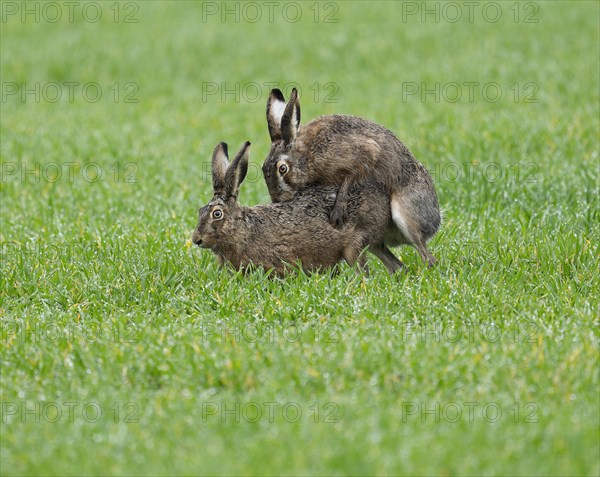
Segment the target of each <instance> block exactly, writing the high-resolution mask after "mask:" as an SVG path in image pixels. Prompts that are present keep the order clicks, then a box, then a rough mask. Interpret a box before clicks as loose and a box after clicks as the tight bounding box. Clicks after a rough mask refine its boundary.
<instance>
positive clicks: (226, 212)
mask: <svg viewBox="0 0 600 477" xmlns="http://www.w3.org/2000/svg"><path fill="white" fill-rule="evenodd" d="M249 147H250V143H249V142H246V143H245V144H244V145H243V146H242V148H241V150H240V152H239V153H238V154H237V156H236V157H235V159H234V160H233V161H232V162H231V164H229V158H228V155H227V144H225V143H220V144H218V145H217V147H216V148H215V150H214V153H213V157H212V181H213V192H214V196H213V198H212V200H211V201H210V202H209V203H208V204H207V205H205V206H204V207H202V208H201V209H200V212H199V220H198V226H197V228H196V230H195V231H194V234H193V237H192V241H193V242H194V243H195V244H196V245H198V246H200V247H203V248H208V249H210V250H212V251H213V252H214V253H215V254H216V255H217V257H218V258H219V261H220V262H221V263H222V264H223V263H229V264H230V265H232V266H233V267H234V268H236V269H240V268H244V267H246V266H248V265H257V266H261V267H263V268H265V269H268V270H269V269H273V270H274V271H275V273H277V274H278V275H283V274H284V273H285V270H286V269H287V268H288V265H293V264H295V263H296V262H300V263H301V266H302V268H303V269H304V270H306V271H312V270H317V269H323V268H329V267H332V266H333V265H335V264H337V263H338V262H340V261H341V260H345V261H346V262H347V263H348V264H349V265H353V264H354V263H355V262H356V261H358V262H359V265H361V266H362V267H364V266H365V256H364V254H363V253H362V252H363V251H364V250H365V249H367V250H369V251H371V252H372V253H373V254H375V255H376V256H377V257H379V258H380V259H381V260H382V262H383V263H384V264H385V266H386V267H387V268H388V270H389V271H390V272H391V273H393V272H394V271H396V270H397V269H399V268H401V266H402V265H401V263H400V261H399V260H398V259H397V258H396V257H395V256H394V255H393V254H392V253H391V252H390V250H389V249H388V248H387V247H386V246H385V245H384V239H385V234H386V229H387V226H388V224H389V223H390V220H391V218H390V208H389V203H388V197H387V194H386V192H385V190H384V189H383V187H382V185H381V184H378V183H377V182H375V181H369V180H368V181H364V182H362V183H361V184H360V185H359V186H356V187H353V188H352V189H351V190H350V192H349V194H348V212H349V214H350V219H349V220H348V221H347V222H346V223H345V224H344V225H343V226H342V227H341V228H339V229H338V228H335V227H333V226H332V225H331V224H330V223H329V215H330V213H331V210H332V209H333V206H334V204H335V200H336V192H337V191H336V188H334V187H324V186H315V187H308V188H305V189H303V190H302V191H299V192H298V193H297V194H295V196H294V197H293V199H292V200H289V201H286V202H281V203H272V204H266V205H256V206H254V207H244V206H241V205H239V204H238V201H237V196H238V192H239V187H240V184H241V183H242V181H243V180H244V178H245V176H246V172H247V170H248V155H249Z"/></svg>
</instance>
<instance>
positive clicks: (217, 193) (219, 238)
mask: <svg viewBox="0 0 600 477" xmlns="http://www.w3.org/2000/svg"><path fill="white" fill-rule="evenodd" d="M249 149H250V143H249V142H246V143H245V144H244V145H243V146H242V148H241V149H240V152H238V154H237V156H235V159H234V160H233V162H232V163H231V164H229V157H228V155H227V144H225V143H224V142H222V143H219V144H218V145H217V147H216V148H215V150H214V152H213V157H212V182H213V192H214V195H213V198H212V200H211V201H210V202H209V203H208V204H206V205H205V206H204V207H202V208H201V209H200V212H199V218H198V226H197V227H196V230H195V231H194V235H193V237H192V241H193V242H194V243H195V244H196V245H198V246H199V247H203V248H210V249H215V248H217V249H227V248H230V246H232V245H233V244H234V242H235V239H236V234H235V231H236V221H237V220H239V218H240V217H241V207H240V206H239V204H238V202H237V196H238V192H239V189H240V184H241V183H242V181H243V180H244V178H245V177H246V173H247V172H248V153H249Z"/></svg>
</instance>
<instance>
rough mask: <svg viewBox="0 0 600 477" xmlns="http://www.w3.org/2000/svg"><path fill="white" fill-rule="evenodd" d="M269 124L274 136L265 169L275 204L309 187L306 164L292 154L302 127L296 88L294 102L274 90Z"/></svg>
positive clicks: (269, 107)
mask: <svg viewBox="0 0 600 477" xmlns="http://www.w3.org/2000/svg"><path fill="white" fill-rule="evenodd" d="M267 124H268V126H269V135H270V136H271V150H270V151H269V156H268V157H267V159H266V160H265V162H264V164H263V167H262V170H263V175H264V177H265V182H266V183H267V187H268V188H269V194H270V195H271V200H272V201H273V202H281V201H286V200H289V199H291V198H292V196H293V195H294V193H295V191H296V190H297V189H298V188H299V186H302V185H304V184H306V181H307V173H306V164H304V163H303V162H302V160H301V159H302V158H296V157H293V155H292V149H293V147H294V143H295V141H296V134H297V132H298V129H299V127H300V101H299V98H298V91H297V90H296V88H294V89H293V90H292V94H291V95H290V100H289V101H288V102H287V104H286V102H285V99H284V98H283V94H282V93H281V91H280V90H278V89H273V90H272V91H271V94H270V95H269V99H268V101H267Z"/></svg>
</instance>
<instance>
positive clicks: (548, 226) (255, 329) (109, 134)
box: [0, 2, 600, 475]
mask: <svg viewBox="0 0 600 477" xmlns="http://www.w3.org/2000/svg"><path fill="white" fill-rule="evenodd" d="M13 3H14V2H3V3H2V8H3V12H5V10H4V9H5V8H6V5H7V4H13ZM59 3H60V2H59ZM259 3H260V2H259ZM16 4H17V6H19V5H21V2H17V3H16ZM40 5H41V7H40V8H44V4H40ZM112 5H113V2H106V3H101V6H102V9H103V10H102V11H103V16H102V19H101V20H100V21H98V22H97V23H91V22H88V21H85V20H84V19H82V18H81V14H80V9H76V10H75V18H74V22H73V23H69V21H68V20H67V19H66V18H63V19H62V20H61V21H59V22H57V23H49V22H47V21H44V18H43V17H41V18H40V22H35V21H34V17H33V16H29V17H27V18H26V20H27V21H26V22H24V23H23V22H21V20H20V17H19V15H18V14H17V15H13V16H10V17H9V18H8V19H6V18H3V22H2V23H1V25H0V26H1V28H2V32H1V35H0V41H1V57H2V59H1V67H2V71H1V77H2V88H3V89H2V92H3V94H5V96H3V99H2V103H1V107H2V118H1V129H0V134H1V146H0V155H1V167H2V180H1V181H0V188H1V201H2V207H1V215H0V217H1V225H2V227H1V231H0V240H1V242H2V265H1V268H0V273H1V275H0V280H1V284H2V292H1V294H0V318H1V320H2V340H1V344H0V346H1V347H2V353H1V357H2V370H1V371H2V372H1V394H0V396H1V401H2V434H1V439H2V442H1V453H0V460H1V462H2V463H1V467H0V470H1V473H2V474H5V475H39V474H45V475H92V474H95V475H98V474H104V475H109V474H110V475H158V474H162V475H172V474H180V475H182V474H186V475H191V474H194V475H231V474H245V475H248V474H255V475H282V474H289V475H332V474H334V475H342V474H352V475H363V474H364V475H374V474H379V475H383V474H396V475H398V474H404V475H598V473H599V472H600V455H599V450H598V449H599V445H600V435H599V424H600V419H599V412H600V411H599V408H600V398H599V386H600V383H599V373H598V370H599V363H598V359H599V353H598V335H599V328H598V325H599V322H598V315H599V313H598V312H599V306H598V305H599V301H598V296H599V295H600V293H599V292H600V290H599V288H600V287H599V281H598V269H599V260H598V257H599V249H598V241H599V239H600V227H599V222H600V220H599V219H600V213H599V210H600V203H599V196H598V180H599V171H598V166H599V159H598V152H599V151H598V136H599V124H598V118H599V80H598V78H599V65H598V57H599V51H598V45H599V43H598V40H599V32H598V18H599V6H598V5H599V4H598V3H597V2H537V3H534V4H533V5H534V6H537V11H536V12H535V16H534V18H535V19H537V20H539V21H538V22H537V23H524V22H523V21H522V20H523V19H524V15H525V14H526V13H528V12H529V10H525V8H526V6H525V4H521V5H520V7H519V8H520V9H521V10H519V11H520V14H521V16H520V17H519V18H520V21H519V22H515V21H514V7H513V10H511V9H510V8H511V5H513V4H512V2H507V3H504V2H502V3H500V5H501V8H502V13H503V16H502V18H501V19H500V20H499V21H498V22H496V23H491V22H488V21H485V20H484V19H483V17H482V12H481V7H475V11H474V14H475V16H474V19H473V21H472V22H469V21H468V20H467V19H466V17H465V15H466V11H467V10H466V9H467V7H466V6H464V7H463V19H462V20H461V21H459V22H457V23H450V22H448V21H445V17H441V16H440V18H439V19H440V20H441V21H439V22H435V17H433V16H431V15H430V16H429V17H427V18H426V21H425V22H422V21H421V19H420V16H419V15H416V16H409V17H408V18H407V19H406V21H403V8H406V7H403V6H402V4H401V3H396V2H380V3H377V4H376V5H373V2H371V3H370V4H368V5H367V4H365V3H361V2H340V3H339V4H337V7H338V10H337V12H335V15H334V19H336V20H338V21H337V23H323V22H321V21H320V22H318V23H317V22H315V21H314V4H313V3H312V2H308V3H302V4H301V9H302V14H303V15H302V18H301V19H300V20H299V21H298V22H296V23H292V22H286V21H284V20H282V17H281V10H280V9H277V10H275V17H274V21H273V22H270V21H269V20H268V13H267V8H268V7H266V6H263V7H264V11H263V17H262V18H261V19H260V20H259V21H257V22H255V23H251V22H248V21H244V18H241V19H240V20H241V21H240V22H239V23H236V22H235V21H233V17H232V16H230V17H229V20H228V21H227V22H225V23H222V22H221V21H220V20H219V17H218V15H215V16H210V17H209V18H208V19H207V21H203V18H202V5H201V4H200V3H193V2H139V3H138V4H136V5H137V6H138V7H139V11H137V12H135V15H134V18H135V19H137V20H138V22H137V23H123V22H122V21H119V22H118V23H115V21H114V17H113V15H114V7H112V8H113V10H110V9H109V8H111V6H112ZM128 5H129V4H127V3H121V4H119V8H120V10H119V11H120V14H121V16H120V19H122V18H123V15H125V14H126V13H131V12H132V11H133V10H131V8H133V7H130V6H128ZM213 5H217V6H218V7H219V6H220V5H221V3H220V2H217V3H215V4H210V6H211V7H212V6H213ZM282 5H283V4H282ZM331 5H334V4H331V3H330V4H326V3H322V4H319V13H320V17H319V18H320V20H321V19H323V18H324V15H326V14H328V13H331V12H333V10H332V8H333V7H332V6H331ZM411 5H413V4H411ZM414 5H417V7H419V6H420V8H423V6H422V5H421V4H420V3H416V4H414ZM64 8H65V11H64V12H63V15H64V16H65V17H67V15H68V12H67V7H64ZM77 8H79V7H77ZM126 8H127V10H126ZM204 8H207V7H206V5H205V7H204ZM277 8H281V7H277ZM311 8H312V10H311ZM46 13H47V15H49V16H52V15H54V13H53V12H52V11H50V10H47V11H46ZM88 13H89V15H92V14H93V13H94V12H93V10H90V11H89V12H88ZM405 13H406V12H405ZM492 13H493V11H492V10H490V11H489V12H488V14H489V15H492ZM246 14H247V15H248V16H251V15H254V13H253V12H251V11H249V10H248V11H246ZM293 14H294V12H293V10H289V12H288V15H289V16H291V15H293ZM447 14H448V15H453V12H450V11H447ZM40 15H41V13H40ZM246 18H247V17H246ZM4 20H6V21H4ZM292 81H293V82H296V83H297V84H299V85H300V86H301V87H302V90H303V92H302V99H301V102H302V114H303V121H305V122H306V121H308V120H310V119H312V118H314V117H316V116H318V115H321V114H329V113H333V112H337V113H347V114H356V115H360V116H363V117H366V118H369V119H372V120H374V121H376V122H378V123H380V124H383V125H385V126H387V127H388V128H390V129H391V130H393V131H394V132H395V133H397V134H398V136H399V137H400V138H401V139H402V140H403V141H404V142H405V143H406V144H407V145H408V146H409V148H410V149H411V150H412V152H413V153H414V154H415V156H416V157H417V158H419V159H420V160H421V161H422V162H423V163H425V164H426V165H427V167H428V168H429V169H430V171H432V173H433V175H434V178H435V181H436V187H437V190H438V194H439V198H440V202H441V205H442V207H443V209H444V221H443V227H442V229H441V231H440V232H439V233H438V235H437V236H436V237H435V238H434V239H433V240H432V242H431V244H430V248H431V250H432V252H433V253H434V255H436V257H437V258H438V260H439V264H438V266H436V268H434V269H432V270H427V269H426V268H425V267H424V266H423V265H422V263H421V262H420V260H419V258H418V255H417V253H416V252H415V251H414V250H413V249H410V248H402V249H397V250H396V253H397V254H399V255H401V256H402V259H403V260H404V261H405V262H406V263H407V265H408V272H407V273H406V274H404V275H402V276H395V277H390V276H388V275H387V273H386V272H385V269H384V268H383V266H382V265H381V264H380V263H378V262H377V261H376V259H374V258H371V259H370V260H369V263H370V267H371V275H370V276H369V277H363V276H359V275H357V274H355V273H354V271H353V270H352V269H350V268H348V267H347V266H346V265H341V266H340V273H339V274H338V275H335V276H331V275H330V274H328V273H322V274H315V275H312V276H306V275H304V274H296V275H292V276H290V277H288V278H286V279H284V280H280V279H270V278H268V276H267V275H266V274H265V273H263V272H260V271H256V272H253V273H251V274H250V275H248V276H243V275H240V274H236V273H233V272H231V271H228V270H224V269H221V268H219V267H218V266H217V264H216V260H215V257H214V256H212V255H211V253H210V252H208V251H205V250H198V249H197V248H195V247H191V246H190V242H189V238H190V235H191V232H192V230H193V228H194V227H195V225H196V220H197V210H198V208H199V207H200V206H202V205H204V203H206V201H207V200H208V199H209V198H210V197H211V184H210V176H209V174H208V172H209V169H208V167H209V163H210V155H211V151H212V149H213V147H214V145H215V144H216V143H217V142H218V141H221V140H225V141H227V142H228V143H229V144H230V146H231V147H232V149H235V150H237V148H238V147H239V145H240V144H242V143H243V141H245V140H251V141H252V142H253V150H252V156H251V163H252V164H251V168H250V172H249V176H248V179H247V180H246V181H245V183H244V184H243V185H242V189H241V194H240V201H241V202H242V203H245V204H257V203H265V202H268V194H267V190H266V186H265V185H264V183H263V181H262V178H261V176H260V171H259V168H260V164H261V163H262V160H263V159H264V158H265V157H266V154H267V152H268V149H269V141H268V134H267V128H266V123H265V119H264V109H265V103H266V99H267V95H268V89H269V86H268V85H265V83H268V82H274V83H277V84H279V85H280V86H283V85H285V84H286V83H289V82H292ZM52 82H57V83H59V84H61V85H63V86H62V88H63V98H62V100H61V101H58V102H56V103H53V102H50V101H48V99H49V98H50V99H51V98H53V97H54V95H55V90H52V89H51V88H52V87H51V86H50V87H49V86H47V85H48V83H52ZM65 82H79V83H80V84H81V85H83V84H87V83H90V82H95V83H97V84H98V85H99V86H100V87H101V88H102V91H103V94H102V98H101V99H100V100H99V101H98V102H95V103H92V102H89V101H86V100H85V98H83V97H82V95H81V94H82V93H81V88H78V89H76V90H75V96H74V98H73V101H72V102H70V101H69V98H68V94H67V93H68V90H67V89H66V87H65V86H64V83H65ZM251 82H255V83H258V84H259V85H261V90H260V91H259V98H258V100H257V101H254V102H253V101H252V100H253V99H254V98H255V96H256V89H253V90H251V89H250V88H252V86H247V85H248V84H249V83H251ZM451 82H456V83H459V84H460V85H463V86H461V87H462V88H463V89H462V92H463V97H462V98H461V99H460V100H459V101H457V102H451V101H448V100H447V98H450V99H452V98H453V97H454V96H455V91H453V90H451V89H446V90H445V92H446V93H447V95H446V97H444V96H443V95H442V93H441V91H444V90H443V88H444V87H446V86H445V85H447V84H448V83H451ZM468 82H476V83H479V85H480V86H478V87H475V88H476V89H475V90H474V93H475V94H474V96H473V99H472V100H471V99H469V98H468V90H467V87H466V86H464V83H468ZM15 83H16V84H18V85H19V84H21V83H24V84H25V87H27V88H29V89H33V88H35V84H36V83H39V84H40V98H39V101H36V100H35V99H36V98H35V93H31V94H29V95H28V96H26V97H25V101H23V99H22V96H21V92H20V90H19V92H17V93H16V94H14V95H9V94H8V93H9V92H10V91H12V89H11V88H13V86H14V84H15ZM115 83H118V86H117V87H112V89H110V88H111V86H112V85H114V84H115ZM128 83H133V85H128ZM223 83H225V86H226V88H228V89H233V88H235V84H239V85H240V94H239V95H236V94H229V95H226V96H225V98H223V99H224V100H222V98H221V92H222V87H221V86H222V84H223ZM329 83H332V84H329ZM436 83H439V84H440V97H439V101H436V98H435V96H434V95H429V96H425V101H423V100H422V98H421V95H420V91H419V93H417V94H413V95H407V91H410V88H411V87H414V85H415V84H416V85H417V87H418V88H419V89H421V87H422V85H423V86H424V87H425V88H429V89H431V88H434V86H435V84H436ZM487 83H495V84H496V85H498V86H499V87H500V88H501V91H502V96H501V97H500V99H499V100H498V101H497V102H491V101H489V100H486V98H488V99H489V98H490V97H491V96H493V95H494V94H493V93H494V90H491V89H490V90H488V91H487V92H486V96H482V90H481V87H482V86H483V85H485V84H487ZM214 84H216V85H218V87H219V88H220V90H219V91H218V92H217V94H211V95H206V94H205V95H204V97H203V88H204V93H206V92H207V91H206V88H211V87H212V86H214ZM515 84H516V86H515ZM203 85H204V86H203ZM311 87H312V89H309V88H311ZM317 87H318V90H317ZM7 88H9V89H7ZM44 88H45V90H44ZM511 88H512V89H511ZM115 89H116V90H118V92H119V97H118V99H117V101H116V102H115V100H114V99H115V96H114V94H115ZM289 89H291V86H290V87H289V88H288V89H287V90H286V93H287V94H289ZM42 90H44V94H42ZM242 91H244V94H242ZM516 91H518V92H519V95H518V97H515V94H517V93H516ZM132 92H133V93H134V94H133V98H134V99H137V100H138V102H137V103H130V102H124V99H125V96H126V95H127V94H129V93H132ZM534 92H535V94H534V96H533V97H531V96H530V95H531V94H532V93H534ZM88 93H89V95H90V96H93V94H94V90H93V89H90V90H88ZM317 93H318V94H317ZM330 93H331V94H333V96H332V97H330V98H329V99H330V100H331V99H335V100H336V101H337V102H326V101H325V96H326V94H330ZM488 93H489V94H488ZM526 98H529V99H534V100H535V102H526V101H525V99H526ZM130 99H131V98H130ZM69 163H74V164H71V165H69ZM490 164H491V165H490ZM57 170H60V171H61V176H60V177H58V178H57V177H56V174H57ZM26 171H29V172H26ZM97 171H100V172H101V174H102V175H101V177H98V178H97V180H96V179H94V177H95V173H96V172H97ZM457 172H459V175H458V176H457ZM499 172H501V173H502V175H501V176H498V177H496V176H497V175H498V173H499ZM52 403H57V404H56V405H55V404H52ZM65 403H77V404H65ZM115 403H116V405H115ZM265 403H267V404H265ZM268 403H274V404H268ZM315 403H316V404H315ZM470 403H471V404H470ZM69 406H71V407H69ZM236 406H237V408H236ZM84 408H85V412H82V410H83V409H84ZM57 409H59V410H60V412H61V414H57ZM70 409H71V410H72V415H70V414H69V410H70ZM99 409H100V410H101V411H102V415H101V416H98V417H96V413H97V411H98V410H99ZM257 409H258V410H260V411H261V412H262V415H261V416H257V415H256V412H257ZM284 409H285V412H284V411H283V410H284ZM484 409H485V412H486V413H483V414H482V412H483V410H484ZM498 409H500V410H501V412H502V415H501V416H497V412H498ZM117 410H118V413H117ZM298 410H300V411H301V413H302V414H301V415H298ZM215 412H216V414H215ZM270 412H272V414H269V413H270ZM457 412H460V415H458V414H457ZM92 421H95V422H92ZM115 421H116V422H115ZM130 421H137V422H130ZM251 421H256V422H251ZM294 421H295V422H294ZM453 421H456V422H453ZM492 421H497V422H492Z"/></svg>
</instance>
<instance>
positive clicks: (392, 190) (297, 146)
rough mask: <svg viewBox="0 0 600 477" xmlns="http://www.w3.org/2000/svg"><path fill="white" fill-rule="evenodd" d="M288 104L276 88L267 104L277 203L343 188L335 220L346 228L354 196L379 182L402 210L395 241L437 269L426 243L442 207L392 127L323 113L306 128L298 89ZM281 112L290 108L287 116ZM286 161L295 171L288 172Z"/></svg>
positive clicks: (269, 178) (268, 174) (394, 225)
mask: <svg viewBox="0 0 600 477" xmlns="http://www.w3.org/2000/svg"><path fill="white" fill-rule="evenodd" d="M282 101H283V95H282V94H281V91H279V90H273V92H272V93H271V95H270V97H269V100H268V103H267V123H268V126H269V134H270V136H271V142H272V144H271V150H270V152H269V156H268V157H267V159H266V160H265V162H264V164H263V174H264V176H265V180H266V182H267V186H268V188H269V193H270V195H271V199H272V200H273V201H274V202H279V201H286V200H289V198H290V197H292V196H293V194H294V193H295V192H296V191H297V190H301V189H302V188H304V187H307V186H311V185H315V184H319V185H325V186H335V187H337V188H339V191H338V196H337V200H336V204H335V206H334V208H333V210H332V213H331V216H330V220H331V222H332V224H334V225H335V226H336V227H340V226H342V225H343V224H344V222H345V221H346V220H348V217H350V213H349V210H348V194H349V191H350V190H352V189H353V187H354V186H355V184H358V183H360V182H361V181H363V180H365V179H366V178H370V179H373V180H375V181H376V182H379V183H381V184H383V186H384V188H385V191H386V193H387V194H388V200H389V203H390V206H391V208H392V212H394V211H395V212H396V216H395V217H393V221H390V230H389V231H388V237H389V239H390V240H391V241H392V242H394V243H409V244H411V245H413V246H415V247H416V248H417V249H418V251H419V253H420V254H421V256H422V257H423V259H424V260H426V261H427V263H429V264H430V265H433V263H434V262H435V258H434V257H433V256H432V255H431V254H430V253H429V252H428V251H427V249H426V246H425V243H426V242H427V240H429V239H430V238H431V237H432V236H433V235H434V234H435V232H437V230H438V229H439V226H440V221H441V218H440V208H439V204H438V199H437V194H436V192H435V188H434V185H433V181H432V179H431V176H430V175H429V173H428V172H427V170H426V169H425V167H424V166H423V165H422V164H421V163H419V162H418V161H417V160H416V159H415V158H414V157H413V155H412V154H411V153H410V151H409V150H408V148H407V147H406V146H405V145H404V144H402V142H400V140H399V139H398V138H397V137H396V136H395V135H394V134H393V133H392V132H391V131H389V130H388V129H386V128H384V127H383V126H380V125H378V124H375V123H373V122H371V121H368V120H366V119H363V118H359V117H355V116H343V115H330V116H321V117H318V118H316V119H314V120H313V121H311V122H309V123H307V124H306V125H303V126H302V127H300V113H299V111H300V109H299V108H300V103H299V99H298V95H297V91H296V90H295V89H294V90H293V91H292V95H291V96H290V101H289V102H288V103H287V104H286V105H285V109H284V108H283V105H282V104H281V102H282ZM276 111H283V114H282V116H281V117H277V115H276V114H275V112H276ZM282 164H284V165H285V166H287V171H285V172H283V173H282V172H281V171H280V169H279V168H280V167H281V165H282ZM400 225H402V226H400ZM394 230H395V233H394ZM394 235H395V237H394Z"/></svg>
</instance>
